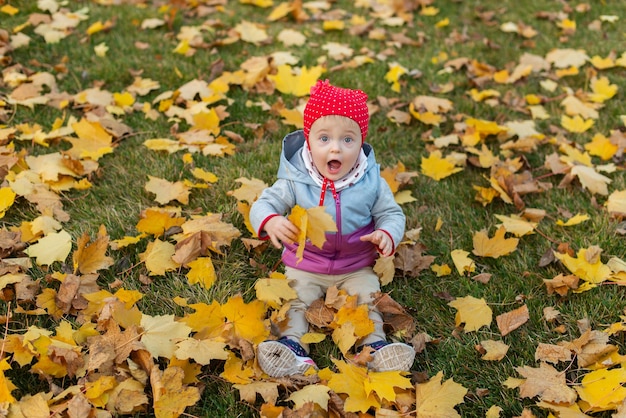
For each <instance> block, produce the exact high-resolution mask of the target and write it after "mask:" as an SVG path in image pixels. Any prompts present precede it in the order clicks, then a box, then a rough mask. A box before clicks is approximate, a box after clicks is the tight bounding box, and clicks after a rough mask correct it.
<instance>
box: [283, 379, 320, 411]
mask: <svg viewBox="0 0 626 418" xmlns="http://www.w3.org/2000/svg"><path fill="white" fill-rule="evenodd" d="M329 390H330V388H329V387H328V386H325V385H320V384H315V385H308V386H305V387H303V388H302V389H300V390H298V391H295V392H293V393H292V394H291V395H289V398H287V400H288V401H291V402H293V403H294V404H295V409H300V408H302V407H303V406H304V405H306V404H307V403H309V402H313V403H315V404H317V405H319V406H320V407H321V408H322V409H323V410H324V411H327V410H328V401H329V400H330V395H328V391H329Z"/></svg>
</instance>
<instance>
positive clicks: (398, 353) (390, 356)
mask: <svg viewBox="0 0 626 418" xmlns="http://www.w3.org/2000/svg"><path fill="white" fill-rule="evenodd" d="M368 346H370V347H372V348H373V349H374V350H376V351H374V352H373V353H372V355H373V356H374V360H372V361H370V362H369V363H367V367H368V368H369V369H370V370H372V371H375V372H388V371H404V372H408V371H409V370H411V366H413V360H415V349H414V348H413V347H411V346H410V345H408V344H404V343H390V342H387V341H384V340H380V341H376V342H375V343H372V344H368Z"/></svg>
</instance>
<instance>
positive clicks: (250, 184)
mask: <svg viewBox="0 0 626 418" xmlns="http://www.w3.org/2000/svg"><path fill="white" fill-rule="evenodd" d="M235 181H236V182H238V183H241V187H239V188H238V189H235V190H230V191H228V192H226V194H227V195H228V196H234V197H235V199H237V200H238V201H240V202H241V201H246V202H248V203H254V201H255V200H257V199H258V198H259V196H260V195H261V193H262V192H263V190H265V189H266V188H267V183H265V182H264V181H263V180H260V179H257V178H247V177H239V178H238V179H235Z"/></svg>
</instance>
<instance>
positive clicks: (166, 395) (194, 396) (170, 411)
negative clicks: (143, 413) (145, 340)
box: [150, 366, 200, 418]
mask: <svg viewBox="0 0 626 418" xmlns="http://www.w3.org/2000/svg"><path fill="white" fill-rule="evenodd" d="M153 371H154V372H153V373H152V374H151V375H150V383H151V385H152V393H153V397H154V414H155V416H156V418H176V417H179V416H180V415H181V414H182V413H183V412H185V408H187V407H188V406H191V405H195V404H196V402H198V401H199V400H200V389H199V388H197V387H195V386H184V385H183V379H184V378H185V372H184V370H183V369H181V368H180V367H171V366H170V367H168V368H167V369H165V371H164V372H163V373H162V374H161V371H160V370H158V368H156V367H155V368H153Z"/></svg>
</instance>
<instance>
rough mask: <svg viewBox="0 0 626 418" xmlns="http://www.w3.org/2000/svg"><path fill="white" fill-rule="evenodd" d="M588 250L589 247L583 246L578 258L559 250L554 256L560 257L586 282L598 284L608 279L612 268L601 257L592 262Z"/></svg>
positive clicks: (567, 266)
mask: <svg viewBox="0 0 626 418" xmlns="http://www.w3.org/2000/svg"><path fill="white" fill-rule="evenodd" d="M588 250H589V249H588V248H581V249H580V250H578V253H577V254H576V255H577V257H576V258H574V257H572V256H570V255H569V254H561V253H559V252H555V253H554V256H555V257H556V258H558V259H559V260H560V261H561V263H563V265H564V266H565V267H566V268H567V269H568V270H569V271H570V272H571V273H572V274H574V275H576V276H578V277H580V278H581V279H582V280H584V281H586V282H589V283H593V284H597V283H602V282H603V281H605V280H608V279H609V277H610V276H611V274H612V273H611V269H610V268H609V266H607V265H606V264H603V263H602V260H600V257H597V260H595V261H594V262H592V263H590V262H589V261H588V260H587V257H586V256H587V251H588Z"/></svg>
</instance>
